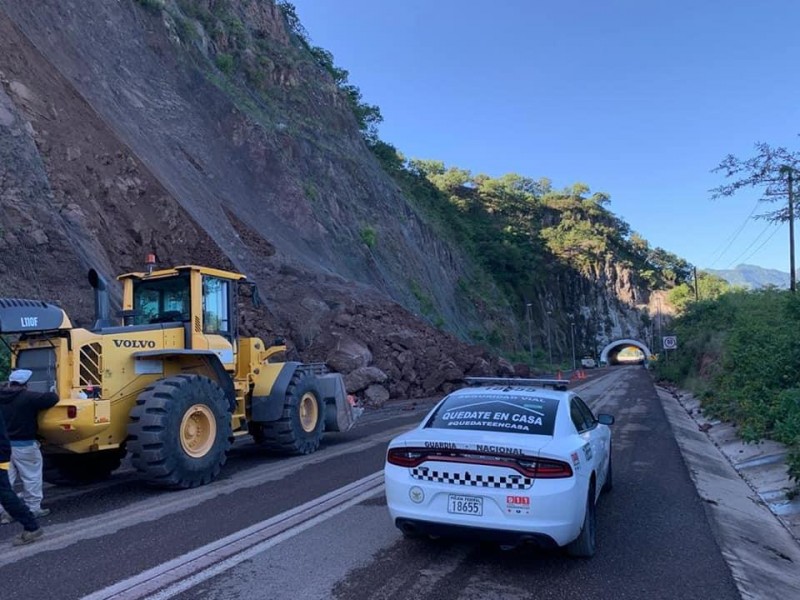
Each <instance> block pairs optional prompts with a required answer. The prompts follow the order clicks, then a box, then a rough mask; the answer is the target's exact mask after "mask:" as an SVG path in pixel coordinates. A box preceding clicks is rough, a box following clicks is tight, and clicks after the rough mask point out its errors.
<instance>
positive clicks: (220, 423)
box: [128, 375, 233, 489]
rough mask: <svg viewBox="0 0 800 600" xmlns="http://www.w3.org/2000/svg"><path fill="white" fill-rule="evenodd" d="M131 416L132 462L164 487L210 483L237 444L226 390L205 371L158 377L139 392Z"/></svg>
mask: <svg viewBox="0 0 800 600" xmlns="http://www.w3.org/2000/svg"><path fill="white" fill-rule="evenodd" d="M130 419H131V420H130V423H129V424H128V450H129V451H130V453H131V463H132V465H133V467H134V468H135V469H136V470H137V471H139V473H140V474H141V475H142V476H143V477H144V479H145V480H146V481H147V482H148V483H149V484H151V485H155V486H158V487H166V488H175V489H186V488H193V487H196V486H198V485H205V484H207V483H210V482H211V481H212V480H213V479H214V478H215V477H216V476H217V475H218V474H219V472H220V469H222V466H223V465H224V464H225V461H226V460H227V453H228V450H229V449H230V447H231V444H232V442H233V432H232V430H231V416H230V412H229V410H228V400H227V399H226V398H225V393H224V392H223V391H222V388H221V387H220V386H219V385H217V384H216V383H215V382H214V381H212V380H211V379H208V378H207V377H203V376H201V375H176V376H174V377H167V378H165V379H161V380H160V381H157V382H156V383H154V384H153V385H151V386H150V387H148V388H146V389H145V390H144V391H143V392H142V393H141V394H139V397H138V398H137V399H136V406H135V407H134V408H133V410H131V413H130Z"/></svg>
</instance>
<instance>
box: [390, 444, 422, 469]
mask: <svg viewBox="0 0 800 600" xmlns="http://www.w3.org/2000/svg"><path fill="white" fill-rule="evenodd" d="M426 455H427V454H426V453H425V452H419V451H417V450H414V449H413V448H389V452H388V453H387V454H386V460H387V462H388V463H389V464H390V465H397V466H398V467H409V468H410V467H416V466H418V465H419V464H420V463H422V462H423V461H424V460H425V457H426Z"/></svg>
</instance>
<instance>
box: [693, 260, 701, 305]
mask: <svg viewBox="0 0 800 600" xmlns="http://www.w3.org/2000/svg"><path fill="white" fill-rule="evenodd" d="M693 268H694V301H695V302H697V301H699V300H700V292H699V291H698V289H697V267H693Z"/></svg>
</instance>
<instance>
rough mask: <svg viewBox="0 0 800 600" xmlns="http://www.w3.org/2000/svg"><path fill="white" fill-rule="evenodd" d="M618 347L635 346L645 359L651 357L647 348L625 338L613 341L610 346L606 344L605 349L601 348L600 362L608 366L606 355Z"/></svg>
mask: <svg viewBox="0 0 800 600" xmlns="http://www.w3.org/2000/svg"><path fill="white" fill-rule="evenodd" d="M620 346H636V347H637V348H639V350H641V351H642V352H644V355H645V358H647V357H649V356H651V355H652V353H651V352H650V348H648V347H647V345H646V344H643V343H642V342H640V341H639V340H633V339H629V338H626V339H622V340H614V341H613V342H611V343H610V344H607V345H606V347H605V348H603V351H602V352H600V362H601V363H605V364H608V355H609V354H610V353H611V351H612V350H615V349H617V348H619V347H620Z"/></svg>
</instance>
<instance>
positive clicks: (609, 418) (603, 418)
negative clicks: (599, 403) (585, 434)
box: [597, 413, 614, 425]
mask: <svg viewBox="0 0 800 600" xmlns="http://www.w3.org/2000/svg"><path fill="white" fill-rule="evenodd" d="M597 422H598V423H600V425H613V424H614V416H613V415H607V414H604V413H600V414H599V415H597Z"/></svg>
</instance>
